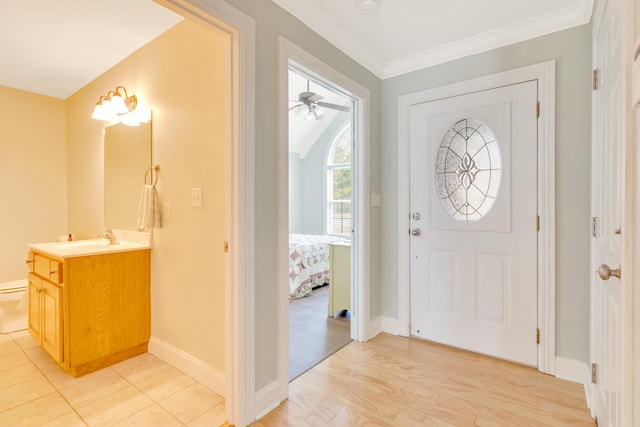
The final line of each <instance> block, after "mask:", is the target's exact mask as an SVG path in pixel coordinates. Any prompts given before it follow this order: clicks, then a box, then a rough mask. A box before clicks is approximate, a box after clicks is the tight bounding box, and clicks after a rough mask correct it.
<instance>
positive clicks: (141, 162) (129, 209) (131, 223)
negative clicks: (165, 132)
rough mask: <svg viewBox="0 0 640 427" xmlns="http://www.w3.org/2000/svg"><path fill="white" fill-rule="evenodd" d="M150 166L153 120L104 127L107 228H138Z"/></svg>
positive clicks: (105, 220) (105, 214) (105, 223)
mask: <svg viewBox="0 0 640 427" xmlns="http://www.w3.org/2000/svg"><path fill="white" fill-rule="evenodd" d="M151 165H152V158H151V121H149V122H148V123H140V126H127V125H124V124H122V123H117V124H114V125H111V126H108V127H106V128H105V129H104V226H105V227H109V228H116V229H120V230H134V231H135V230H136V229H137V217H138V207H139V204H140V194H141V191H142V186H143V185H144V184H145V182H144V180H145V173H146V172H147V170H148V169H149V167H150V166H151Z"/></svg>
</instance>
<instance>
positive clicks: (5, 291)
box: [0, 279, 29, 334]
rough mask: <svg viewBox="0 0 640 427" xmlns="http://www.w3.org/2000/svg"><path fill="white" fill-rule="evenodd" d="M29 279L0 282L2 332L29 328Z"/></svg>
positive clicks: (0, 323)
mask: <svg viewBox="0 0 640 427" xmlns="http://www.w3.org/2000/svg"><path fill="white" fill-rule="evenodd" d="M28 304H29V303H28V301H27V279H22V280H14V281H11V282H4V283H0V333H2V334H6V333H8V332H14V331H19V330H22V329H27V311H28V310H29V308H28Z"/></svg>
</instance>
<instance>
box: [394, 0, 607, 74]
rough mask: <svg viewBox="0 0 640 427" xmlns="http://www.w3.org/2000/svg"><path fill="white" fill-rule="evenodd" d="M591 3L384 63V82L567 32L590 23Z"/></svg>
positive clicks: (581, 1) (579, 1)
mask: <svg viewBox="0 0 640 427" xmlns="http://www.w3.org/2000/svg"><path fill="white" fill-rule="evenodd" d="M593 2H594V0H576V3H575V4H574V6H573V7H568V8H565V9H562V10H560V11H556V12H552V13H547V14H544V15H540V16H536V17H533V18H529V19H526V20H523V21H518V22H514V23H511V24H509V25H505V26H503V27H500V28H496V29H494V30H491V31H488V32H486V33H482V34H479V35H477V36H474V37H469V38H466V39H463V40H459V41H456V42H453V43H448V44H446V45H442V46H439V47H437V48H434V49H429V50H426V51H424V52H420V53H417V54H415V55H411V56H407V57H404V58H400V59H397V60H394V61H389V62H387V63H386V64H385V68H384V72H383V74H382V78H383V79H387V78H390V77H395V76H399V75H401V74H406V73H409V72H412V71H417V70H421V69H423V68H427V67H431V66H434V65H438V64H442V63H445V62H449V61H452V60H454V59H459V58H464V57H466V56H470V55H474V54H476V53H481V52H486V51H489V50H493V49H496V48H499V47H503V46H508V45H510V44H514V43H518V42H522V41H525V40H530V39H533V38H536V37H540V36H543V35H546V34H551V33H554V32H556V31H562V30H566V29H568V28H572V27H576V26H578V25H582V24H586V23H588V22H589V21H590V20H591V11H592V9H593Z"/></svg>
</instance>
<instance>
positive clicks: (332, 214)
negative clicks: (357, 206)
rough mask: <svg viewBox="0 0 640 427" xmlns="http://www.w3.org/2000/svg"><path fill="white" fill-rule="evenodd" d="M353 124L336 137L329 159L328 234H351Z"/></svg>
mask: <svg viewBox="0 0 640 427" xmlns="http://www.w3.org/2000/svg"><path fill="white" fill-rule="evenodd" d="M351 141H352V135H351V125H347V126H346V127H345V128H344V129H343V130H342V131H341V132H340V133H339V134H338V137H337V138H336V139H335V141H334V142H333V144H332V145H331V150H329V158H328V160H327V210H328V215H327V217H328V218H327V234H334V235H343V236H351V229H352V223H351V213H352V209H351V206H352V203H351Z"/></svg>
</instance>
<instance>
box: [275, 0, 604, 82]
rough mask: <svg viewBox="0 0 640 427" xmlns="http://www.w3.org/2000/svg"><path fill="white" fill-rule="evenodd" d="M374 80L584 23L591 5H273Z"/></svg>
mask: <svg viewBox="0 0 640 427" xmlns="http://www.w3.org/2000/svg"><path fill="white" fill-rule="evenodd" d="M273 1H274V2H275V3H276V4H278V5H280V6H281V7H282V8H284V9H285V10H287V11H288V12H289V13H291V14H292V15H294V16H296V17H297V18H298V19H300V20H301V21H302V22H303V23H305V24H306V25H307V26H309V27H310V28H311V29H313V30H314V31H316V32H317V33H318V34H320V35H321V36H323V37H324V38H325V39H327V40H328V41H329V42H331V43H332V44H334V45H335V46H337V47H338V48H340V49H341V50H342V51H343V52H345V53H346V54H348V55H349V56H351V57H352V58H353V59H355V60H356V61H358V62H359V63H360V64H362V65H363V66H364V67H366V68H367V69H369V71H371V72H373V73H374V74H376V75H377V76H378V77H380V78H388V77H392V76H396V75H399V74H404V73H407V72H410V71H414V70H418V69H421V68H424V67H428V66H431V65H435V64H439V63H443V62H447V61H450V60H453V59H456V58H461V57H464V56H468V55H471V54H474V53H478V52H482V51H487V50H490V49H494V48H496V47H500V46H506V45H509V44H512V43H516V42H519V41H522V40H527V39H531V38H534V37H538V36H541V35H544V34H549V33H552V32H555V31H560V30H564V29H567V28H570V27H574V26H577V25H581V24H585V23H587V22H589V20H590V19H591V12H592V9H593V2H594V0H481V1H480V0H446V1H443V0H378V4H379V8H378V10H377V11H376V12H374V13H372V14H370V15H363V14H362V13H361V12H360V11H359V10H358V8H357V4H358V0H273Z"/></svg>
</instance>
